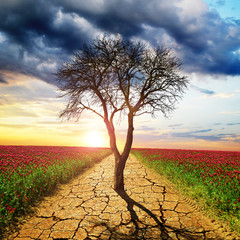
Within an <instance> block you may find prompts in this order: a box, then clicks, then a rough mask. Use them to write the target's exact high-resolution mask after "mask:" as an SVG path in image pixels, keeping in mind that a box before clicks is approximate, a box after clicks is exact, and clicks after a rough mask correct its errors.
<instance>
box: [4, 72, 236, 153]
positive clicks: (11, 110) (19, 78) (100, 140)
mask: <svg viewBox="0 0 240 240" xmlns="http://www.w3.org/2000/svg"><path fill="white" fill-rule="evenodd" d="M4 74H5V76H8V79H9V81H8V83H7V84H6V83H4V84H3V83H2V84H0V86H1V88H0V94H1V95H0V96H1V97H0V144H1V145H64V146H102V147H108V143H109V140H108V136H107V131H106V129H105V125H104V123H103V121H102V119H100V118H99V117H98V116H95V115H94V114H92V113H88V112H85V113H84V114H83V116H82V118H81V119H80V121H79V122H78V123H76V122H74V121H71V122H68V121H64V122H61V121H60V120H59V118H58V115H59V112H60V111H61V110H63V109H64V106H65V104H66V99H65V100H64V99H62V98H58V97H57V96H58V92H57V88H56V87H55V86H53V85H50V84H48V83H46V82H43V81H41V80H39V79H37V78H31V77H28V76H25V75H20V74H17V75H13V74H11V73H4ZM197 97H198V98H200V97H199V96H197ZM189 98H190V99H189ZM210 100H211V99H210ZM190 101H192V96H189V97H187V98H186V100H185V102H184V101H183V103H182V107H181V108H180V109H179V110H176V113H173V117H172V118H170V119H164V117H163V116H161V115H160V116H159V117H157V118H155V119H152V118H151V117H150V116H148V115H145V116H143V117H136V118H135V131H134V145H133V147H153V148H181V149H209V150H211V149H212V150H233V151H239V150H240V148H239V141H240V137H239V135H237V137H238V140H239V141H236V135H233V134H232V133H231V134H226V129H223V128H224V127H223V126H222V127H218V125H217V124H216V126H217V127H218V129H217V130H216V131H218V132H217V134H218V135H221V134H224V138H225V139H223V138H222V139H220V140H219V139H218V138H217V137H214V136H215V135H216V133H215V135H214V136H212V138H211V135H209V133H210V134H214V132H213V131H212V130H210V128H212V126H203V127H202V128H200V126H201V124H203V125H204V124H205V125H207V124H208V121H207V123H205V121H206V120H205V119H204V118H203V119H202V120H201V122H200V123H199V122H198V125H197V127H198V128H194V130H193V129H190V128H191V127H192V124H193V123H192V122H193V121H194V119H193V120H189V118H190V117H188V116H184V114H183V113H182V111H183V110H184V108H186V109H187V111H188V114H189V116H191V113H189V111H190V110H189V108H191V106H190V105H189V103H190ZM202 101H203V102H204V101H205V100H204V98H203V99H202ZM208 101H209V99H208ZM212 101H215V100H214V99H213V100H212ZM179 106H181V103H180V104H179ZM199 108H201V106H199ZM192 111H193V110H192ZM193 112H194V111H193ZM181 115H182V117H181ZM223 116H224V114H223ZM123 120H124V119H123ZM184 121H186V124H184ZM214 122H216V123H217V122H218V121H217V120H216V119H214V120H213V121H212V123H214ZM187 123H189V129H188V128H187V127H188V125H187ZM232 123H233V124H232V125H230V124H229V125H228V126H229V130H228V131H230V130H231V131H232V129H233V128H234V127H235V125H234V123H235V121H232ZM190 124H191V125H190ZM219 126H220V125H219ZM225 126H226V125H225ZM237 127H238V126H237ZM221 128H222V130H221ZM196 129H197V130H196ZM198 129H199V130H198ZM202 129H203V130H202ZM204 129H207V130H204ZM219 129H220V130H219ZM116 131H117V136H118V145H119V146H120V148H122V146H123V143H124V139H125V131H126V125H125V123H121V124H117V125H116ZM190 131H191V134H190ZM94 134H95V137H93V136H94ZM233 136H234V137H235V138H233ZM231 138H232V139H231ZM91 139H92V140H91ZM208 139H210V140H208ZM214 139H216V140H214Z"/></svg>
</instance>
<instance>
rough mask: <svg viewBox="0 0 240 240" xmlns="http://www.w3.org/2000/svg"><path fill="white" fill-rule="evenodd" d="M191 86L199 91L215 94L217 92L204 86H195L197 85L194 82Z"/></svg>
mask: <svg viewBox="0 0 240 240" xmlns="http://www.w3.org/2000/svg"><path fill="white" fill-rule="evenodd" d="M190 86H191V87H192V88H193V89H195V90H197V91H199V92H201V93H204V94H207V95H213V94H215V92H214V91H212V90H208V89H203V88H200V87H197V86H195V85H193V84H191V85H190Z"/></svg>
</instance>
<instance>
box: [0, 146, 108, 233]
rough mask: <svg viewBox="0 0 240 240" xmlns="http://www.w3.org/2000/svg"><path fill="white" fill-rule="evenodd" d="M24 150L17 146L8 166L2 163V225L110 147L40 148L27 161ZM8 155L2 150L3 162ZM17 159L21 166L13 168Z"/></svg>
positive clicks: (0, 181) (70, 177)
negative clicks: (50, 150) (25, 160)
mask: <svg viewBox="0 0 240 240" xmlns="http://www.w3.org/2000/svg"><path fill="white" fill-rule="evenodd" d="M42 148H43V149H44V147H42ZM42 148H41V151H42ZM12 149H13V151H14V150H15V149H14V148H12ZM23 150H24V151H25V152H24V151H21V152H20V151H19V149H17V150H16V152H15V154H13V156H11V159H10V161H9V164H8V165H7V167H5V168H4V167H2V169H4V171H3V170H2V173H1V169H0V229H3V228H4V227H5V226H7V225H8V224H9V223H10V222H11V221H13V220H14V219H17V218H16V217H19V216H21V215H22V214H23V213H26V212H27V211H28V209H29V207H30V206H31V205H32V204H34V203H36V202H37V201H39V200H40V199H41V197H42V196H45V195H47V194H49V193H51V192H52V191H53V189H55V187H56V186H57V185H58V184H60V183H67V182H68V181H69V180H70V179H72V178H73V177H75V176H76V175H78V174H80V173H81V172H82V171H83V170H84V169H86V168H89V167H91V166H93V165H94V164H95V163H97V162H99V161H100V160H102V159H103V158H105V157H107V156H108V155H109V154H111V151H110V150H109V149H84V150H83V149H81V151H79V150H78V149H77V151H76V150H75V149H73V152H71V149H69V148H67V151H66V148H61V149H60V150H59V149H58V151H59V152H56V153H54V152H49V153H48V152H46V151H45V152H44V151H43V152H41V154H40V157H39V156H37V153H38V152H37V151H39V150H37V151H36V155H35V153H34V151H33V154H32V155H31V161H30V162H29V164H24V163H22V162H21V156H22V157H23V158H24V156H26V155H30V152H28V150H29V149H28V148H27V147H25V148H24V149H23ZM74 151H75V152H74ZM23 152H24V155H23ZM43 153H44V154H43ZM6 156H10V155H9V154H8V155H7V154H5V155H4V154H3V153H2V158H1V151H0V160H4V161H2V164H4V163H6V161H7V159H8V158H9V157H8V158H7V157H6ZM19 156H20V158H19ZM4 157H5V159H4ZM16 159H18V163H19V166H18V167H16V168H14V167H13V166H14V164H15V163H16ZM11 163H13V164H12V166H11ZM0 232H1V230H0Z"/></svg>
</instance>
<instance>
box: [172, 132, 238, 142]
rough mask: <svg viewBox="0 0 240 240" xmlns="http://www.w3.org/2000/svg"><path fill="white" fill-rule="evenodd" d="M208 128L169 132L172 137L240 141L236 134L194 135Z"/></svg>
mask: <svg viewBox="0 0 240 240" xmlns="http://www.w3.org/2000/svg"><path fill="white" fill-rule="evenodd" d="M208 131H209V130H202V131H196V132H180V133H171V136H172V137H177V138H186V139H191V138H192V139H198V140H206V141H217V142H221V141H229V142H240V136H239V135H238V134H213V135H195V134H196V133H201V132H202V133H203V132H208Z"/></svg>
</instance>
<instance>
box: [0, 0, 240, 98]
mask: <svg viewBox="0 0 240 240" xmlns="http://www.w3.org/2000/svg"><path fill="white" fill-rule="evenodd" d="M103 33H106V34H109V35H110V34H121V35H122V36H123V37H124V38H129V39H134V38H135V39H140V40H144V41H148V42H150V43H151V44H152V45H155V44H160V45H161V44H162V43H163V42H166V43H167V45H168V46H169V47H171V48H172V49H173V51H174V52H175V53H176V54H177V55H178V56H179V57H180V58H181V59H182V61H183V63H184V70H185V71H188V72H189V73H191V72H202V73H214V74H228V75H239V74H240V68H239V65H240V52H239V44H240V40H239V35H240V21H237V20H232V21H230V20H224V19H222V18H221V17H220V16H219V14H218V13H217V12H216V11H212V10H209V9H208V7H207V5H206V4H205V3H204V2H203V1H202V0H196V1H194V2H193V1H190V0H181V1H178V0H171V1H167V2H166V1H163V0H149V1H148V3H147V4H146V1H144V0H132V1H129V0H122V1H121V2H120V1H119V2H118V1H115V0H89V1H87V2H86V1H78V0H53V1H42V0H35V1H32V0H21V1H17V0H9V1H1V2H0V66H1V67H0V70H8V71H14V72H18V73H22V74H26V75H30V76H35V77H39V78H41V79H43V80H44V81H46V82H54V77H53V75H52V73H53V72H55V71H56V69H57V67H58V66H59V64H60V63H61V62H62V61H66V60H67V59H68V58H69V57H71V55H72V54H73V52H74V51H75V50H77V49H80V48H81V47H82V44H83V43H85V42H89V40H91V39H92V38H94V37H96V36H98V35H100V34H103ZM1 82H2V81H1ZM199 90H201V89H199ZM202 91H204V89H202ZM205 93H206V94H210V95H211V94H213V93H212V91H211V90H206V91H205Z"/></svg>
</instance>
